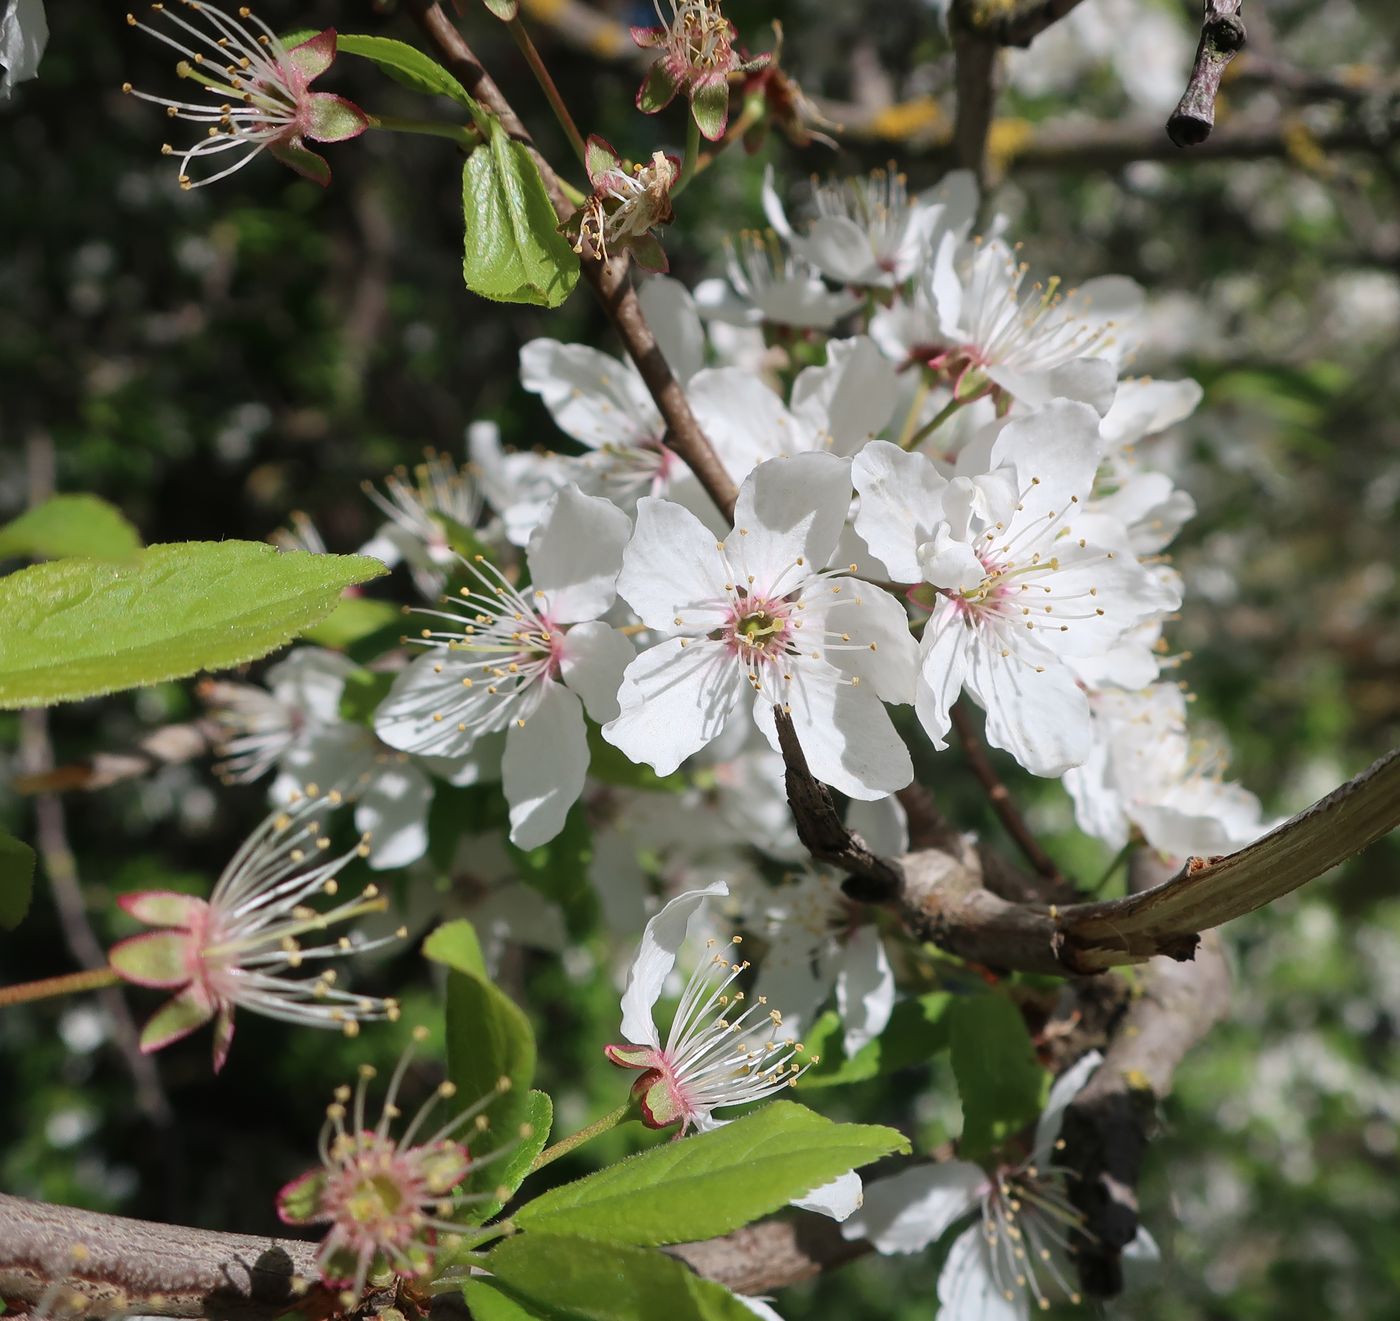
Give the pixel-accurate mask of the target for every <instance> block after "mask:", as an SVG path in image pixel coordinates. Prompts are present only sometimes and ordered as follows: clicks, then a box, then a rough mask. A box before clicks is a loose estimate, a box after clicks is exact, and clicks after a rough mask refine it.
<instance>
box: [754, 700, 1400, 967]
mask: <svg viewBox="0 0 1400 1321" xmlns="http://www.w3.org/2000/svg"><path fill="white" fill-rule="evenodd" d="M780 729H781V726H780ZM799 751H800V750H799ZM805 772H806V766H805V763H803V764H802V765H801V766H800V767H797V768H794V767H793V766H792V765H791V763H790V765H789V778H788V792H789V802H790V803H791V805H792V807H793V812H794V815H795V817H796V818H797V820H798V823H799V825H798V831H799V835H800V836H801V837H802V839H803V842H804V843H808V841H809V839H811V840H814V841H815V842H816V845H817V847H813V845H812V844H810V843H809V844H808V846H809V847H812V848H813V852H814V853H816V854H817V856H819V857H821V858H823V859H824V860H826V861H829V862H832V863H833V864H834V865H836V866H844V865H846V864H845V863H844V862H843V861H842V858H843V856H845V851H846V850H852V849H854V850H855V851H854V852H853V853H852V854H851V856H852V857H853V858H854V860H855V864H856V865H855V866H854V867H853V868H852V873H853V875H854V876H855V877H856V878H857V880H858V881H859V882H860V883H859V884H857V885H856V886H852V887H849V892H850V893H851V895H852V897H854V898H858V899H859V898H866V897H867V896H866V893H865V890H864V889H863V888H862V887H863V886H866V885H868V884H869V879H868V878H872V877H885V876H888V875H889V874H891V873H893V874H896V875H900V876H902V878H903V884H902V886H901V887H900V888H899V889H898V890H897V891H895V892H894V894H893V897H891V898H889V899H887V900H881V899H878V898H873V897H872V898H873V901H874V902H888V903H889V904H890V906H891V907H893V908H894V909H895V910H896V911H897V912H898V913H899V914H900V916H901V918H902V919H903V921H904V922H905V924H906V925H907V926H908V927H909V929H910V931H911V932H912V933H913V934H914V935H915V936H916V937H918V938H919V939H921V940H928V941H931V942H932V943H934V944H936V945H938V946H939V947H940V948H942V949H945V950H947V951H948V952H949V953H952V954H957V955H959V956H960V957H962V958H966V959H970V960H972V961H974V962H977V963H982V964H986V965H988V966H991V967H995V968H1004V969H1008V970H1018V971H1021V972H1043V973H1058V974H1061V975H1063V974H1065V973H1076V974H1088V973H1096V972H1103V971H1105V970H1106V969H1108V968H1113V967H1120V966H1122V965H1125V964H1129V963H1142V962H1144V961H1146V960H1147V959H1150V958H1152V957H1154V956H1156V955H1166V956H1168V957H1169V958H1173V959H1177V960H1189V959H1191V958H1192V957H1193V956H1194V955H1195V952H1196V947H1197V945H1198V944H1199V943H1200V933H1201V932H1202V931H1207V930H1209V929H1211V928H1213V927H1218V926H1220V925H1222V924H1223V923H1225V922H1228V921H1230V920H1231V919H1232V918H1236V917H1241V916H1243V915H1244V914H1245V913H1252V912H1254V911H1255V909H1258V908H1262V907H1264V906H1265V905H1266V904H1269V903H1272V902H1273V901H1274V900H1275V899H1278V898H1281V897H1282V896H1283V895H1285V894H1288V893H1290V892H1291V891H1293V890H1296V889H1298V888H1299V886H1302V885H1306V884H1307V882H1308V881H1310V880H1313V879H1314V878H1315V877H1318V876H1321V875H1322V874H1323V873H1324V872H1327V871H1330V870H1331V869H1332V868H1333V867H1335V866H1336V865H1337V864H1338V863H1340V862H1343V861H1345V860H1346V859H1347V858H1349V857H1351V856H1352V854H1354V853H1358V852H1360V851H1361V850H1362V849H1364V848H1366V847H1367V846H1368V845H1370V844H1373V843H1375V841H1376V840H1378V839H1380V838H1382V837H1383V836H1384V835H1386V834H1388V833H1389V832H1390V831H1391V830H1393V829H1394V828H1395V827H1396V826H1397V825H1400V749H1397V750H1396V751H1394V752H1391V753H1388V754H1387V755H1386V756H1384V757H1382V758H1381V759H1380V760H1379V761H1378V762H1376V764H1375V765H1374V766H1372V767H1371V768H1370V769H1369V770H1367V771H1364V772H1363V773H1362V774H1360V775H1358V776H1356V777H1355V778H1354V779H1352V780H1349V781H1347V783H1346V784H1344V785H1342V786H1341V787H1340V788H1339V789H1336V790H1335V791H1334V792H1332V793H1331V794H1329V795H1328V796H1327V797H1326V798H1324V799H1322V800H1321V801H1319V802H1317V803H1314V804H1313V805H1312V806H1311V807H1309V808H1307V809H1306V810H1305V811H1303V812H1300V813H1299V814H1298V815H1297V816H1295V817H1292V818H1291V819H1290V820H1288V821H1286V822H1284V824H1283V825H1281V826H1279V827H1278V828H1277V829H1276V830H1274V831H1272V832H1271V833H1269V834H1268V835H1265V836H1264V837H1263V838H1262V839H1259V840H1256V841H1255V842H1254V843H1253V844H1250V845H1248V846H1247V847H1246V848H1243V849H1241V850H1239V852H1237V853H1231V854H1228V855H1226V856H1224V857H1219V858H1189V859H1187V861H1186V863H1185V865H1184V866H1183V867H1182V868H1181V869H1180V871H1178V872H1177V873H1176V875H1174V876H1172V877H1171V878H1170V879H1169V880H1167V881H1165V882H1163V883H1162V884H1160V885H1157V886H1155V887H1153V888H1152V889H1149V890H1147V891H1145V892H1144V893H1142V894H1134V895H1130V896H1128V897H1127V898H1124V899H1115V900H1110V901H1107V902H1101V903H1085V904H1069V905H1066V906H1059V905H1056V904H1040V903H1028V902H1016V901H1014V900H1011V899H1007V898H1004V897H1002V896H1003V895H1004V894H1005V893H1007V888H1006V887H1005V886H1004V885H997V886H996V887H995V888H996V889H997V890H998V891H1000V893H994V892H993V889H991V888H989V880H990V878H989V877H988V876H987V875H986V874H985V870H984V869H985V867H986V866H987V865H988V864H987V862H986V860H984V858H983V856H982V854H981V852H980V851H979V850H978V848H977V846H976V844H975V841H973V840H972V838H971V837H970V836H962V837H958V838H955V839H952V840H949V841H947V842H945V843H944V844H943V845H942V846H940V847H937V848H927V849H921V850H918V851H916V852H913V853H908V854H906V855H905V856H904V857H902V858H899V859H897V860H891V859H879V858H873V857H872V855H870V854H869V851H868V850H864V853H863V854H862V853H861V850H863V849H864V846H863V845H859V842H858V841H855V844H851V843H849V842H847V841H851V840H853V839H854V837H852V836H850V834H849V832H846V831H845V828H844V827H843V826H841V824H840V821H839V819H838V818H837V817H836V813H835V809H834V808H832V807H831V806H830V798H829V797H828V798H827V799H826V800H825V806H823V804H822V801H821V799H820V796H816V797H813V796H812V795H811V791H810V790H809V789H808V788H806V787H805V786H803V785H802V783H801V777H802V775H804V774H805ZM807 778H808V779H810V776H807ZM795 783H796V784H797V786H798V789H799V790H800V792H799V793H797V794H794V784H795ZM817 788H818V789H821V786H817ZM823 792H824V790H823ZM837 831H840V832H842V834H844V835H845V841H843V840H842V839H841V838H839V837H838V836H837V835H836V832H837ZM804 832H805V833H804ZM885 868H888V869H890V871H889V872H887V871H886V870H885Z"/></svg>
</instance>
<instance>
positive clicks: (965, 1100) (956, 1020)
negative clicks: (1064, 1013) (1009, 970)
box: [949, 995, 1050, 1161]
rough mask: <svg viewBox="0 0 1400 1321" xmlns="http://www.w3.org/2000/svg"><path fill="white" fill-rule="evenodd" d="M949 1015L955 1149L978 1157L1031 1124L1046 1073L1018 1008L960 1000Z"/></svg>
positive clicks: (1000, 1000)
mask: <svg viewBox="0 0 1400 1321" xmlns="http://www.w3.org/2000/svg"><path fill="white" fill-rule="evenodd" d="M949 1018H950V1020H951V1040H952V1062H953V1076H954V1077H955V1078H956V1079H957V1084H958V1095H959V1096H960V1097H961V1098H962V1109H963V1131H962V1138H961V1139H960V1141H959V1143H958V1151H959V1155H960V1156H961V1157H962V1158H963V1159H964V1160H974V1161H975V1160H982V1159H984V1158H985V1157H986V1156H988V1155H990V1154H991V1152H992V1151H994V1150H995V1149H996V1148H997V1147H998V1146H999V1145H1000V1144H1001V1143H1003V1142H1005V1141H1006V1139H1007V1138H1010V1137H1014V1136H1015V1135H1016V1133H1018V1132H1019V1131H1020V1130H1021V1129H1023V1128H1025V1127H1026V1125H1027V1124H1031V1123H1034V1122H1035V1120H1036V1118H1037V1116H1039V1114H1040V1111H1041V1108H1042V1107H1043V1106H1044V1104H1045V1096H1046V1093H1047V1091H1048V1090H1049V1086H1050V1075H1049V1073H1047V1072H1046V1070H1045V1069H1043V1068H1041V1066H1040V1064H1039V1063H1038V1062H1037V1060H1036V1058H1035V1048H1034V1047H1033V1046H1032V1045H1031V1038H1030V1033H1028V1032H1027V1031H1026V1024H1025V1020H1024V1019H1022V1017H1021V1012H1020V1010H1019V1009H1017V1008H1016V1006H1015V1005H1014V1004H1012V1002H1011V1001H1010V1000H1008V999H1007V998H1006V997H1005V996H1001V995H975V996H967V997H964V998H961V999H959V1000H957V1001H956V1002H955V1003H954V1004H953V1005H952V1007H951V1009H950V1011H949Z"/></svg>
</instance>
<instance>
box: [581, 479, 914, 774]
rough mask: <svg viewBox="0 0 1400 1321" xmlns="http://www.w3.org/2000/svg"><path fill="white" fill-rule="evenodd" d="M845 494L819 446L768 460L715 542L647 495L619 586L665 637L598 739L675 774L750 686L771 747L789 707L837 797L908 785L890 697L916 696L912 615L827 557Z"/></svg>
mask: <svg viewBox="0 0 1400 1321" xmlns="http://www.w3.org/2000/svg"><path fill="white" fill-rule="evenodd" d="M850 501H851V483H850V465H849V463H848V462H847V461H846V460H843V459H839V458H837V457H836V456H835V455H831V454H817V453H812V454H795V455H793V456H792V457H791V458H786V459H770V460H769V461H768V462H766V463H761V464H759V465H758V467H756V468H755V469H754V470H753V471H752V472H751V473H750V474H749V475H748V477H746V478H745V479H744V482H743V485H742V486H741V487H740V489H739V497H738V501H737V503H736V505H735V513H734V520H735V521H734V529H733V531H731V532H730V534H729V535H728V536H727V537H726V538H725V539H724V540H723V541H721V542H716V541H715V539H714V535H713V534H712V533H711V532H709V531H707V530H706V528H705V527H704V525H703V524H701V522H700V520H699V519H697V518H696V517H695V516H694V515H693V514H691V513H690V512H689V511H688V510H685V509H682V508H681V507H680V506H679V505H677V504H673V503H672V502H670V501H668V500H656V499H644V500H642V501H641V502H640V503H639V504H638V506H637V526H636V531H635V532H634V533H633V536H632V540H631V541H630V542H629V543H628V546H627V551H626V554H625V556H624V560H623V567H622V573H621V575H620V577H619V578H618V593H619V594H620V595H621V596H622V597H623V599H624V600H626V601H627V602H628V604H629V605H631V606H632V608H633V609H634V610H636V612H637V613H638V615H639V616H640V617H641V620H642V622H643V623H644V624H646V626H647V627H648V628H650V629H652V630H654V631H656V632H658V633H660V634H662V635H663V636H664V637H665V640H664V641H662V642H659V643H658V644H657V645H655V646H653V647H651V648H650V649H649V650H647V651H644V652H643V653H642V654H641V655H640V656H638V657H637V659H636V660H634V661H633V662H632V663H631V664H630V665H629V666H628V667H627V672H626V674H625V675H624V676H623V681H622V687H621V689H620V690H619V692H618V695H617V696H618V703H619V705H620V707H621V712H620V714H619V715H618V716H617V718H616V719H614V720H613V721H611V722H610V723H609V724H607V725H605V726H604V727H603V737H604V738H606V739H607V740H608V741H609V742H610V743H612V744H613V745H614V746H616V747H618V748H621V749H622V751H623V752H625V753H626V754H627V756H629V757H630V758H631V759H632V760H633V761H639V762H646V763H647V764H648V765H650V766H651V767H652V769H654V770H655V771H656V773H657V774H658V775H669V774H671V772H672V771H674V770H675V769H676V768H677V767H678V766H679V765H680V764H681V762H683V761H684V760H685V759H686V758H688V757H690V756H691V755H693V754H694V753H696V752H698V751H699V750H700V749H701V748H703V747H704V746H705V745H706V744H707V743H709V742H711V741H712V740H713V739H714V738H716V737H718V735H719V734H720V732H721V731H722V730H723V729H724V728H725V726H726V725H727V724H728V722H729V717H730V716H731V714H733V712H734V711H735V710H736V709H737V708H738V706H739V704H740V703H741V701H742V700H743V699H744V697H745V695H746V693H749V692H752V693H753V694H754V697H753V714H754V719H755V721H756V722H757V724H758V726H759V728H760V729H761V730H763V732H764V734H765V735H766V736H767V738H768V740H769V742H770V743H771V744H772V745H773V746H774V747H776V746H777V731H776V726H775V718H774V712H775V710H781V711H782V712H783V713H784V714H785V715H787V716H788V717H789V718H790V719H791V720H792V724H793V728H794V730H795V731H796V734H797V737H798V739H799V740H800V742H801V744H802V748H803V751H804V752H805V754H806V757H807V763H808V765H809V766H810V767H811V770H812V773H813V774H814V775H816V776H818V777H819V778H820V779H822V780H824V781H825V782H826V783H828V784H830V785H833V786H834V787H835V788H837V789H839V790H840V791H841V792H842V793H845V794H847V795H849V796H850V797H852V798H882V797H884V796H885V795H886V794H888V793H893V792H894V791H895V790H896V789H900V788H903V787H904V785H906V784H908V783H909V781H910V779H911V778H912V777H913V767H912V765H911V764H910V761H909V753H908V751H907V750H906V749H905V747H904V744H903V742H902V741H901V740H900V738H899V735H898V734H897V733H896V732H895V729H894V726H893V724H892V723H891V721H890V717H889V713H888V712H887V711H886V710H885V708H884V705H883V703H884V702H908V701H909V700H910V698H911V697H912V695H913V679H914V667H915V663H916V661H915V656H916V648H915V645H914V641H913V639H912V637H911V636H910V633H909V624H908V618H907V616H906V615H905V612H904V608H903V607H902V606H901V605H900V604H899V602H898V601H896V600H895V599H894V598H893V597H892V596H890V595H889V594H888V593H886V592H884V591H882V590H881V589H880V588H878V587H872V586H871V585H870V584H868V583H864V582H861V581H859V580H858V579H855V578H852V577H849V576H846V572H845V570H834V569H833V570H828V569H825V568H824V567H823V566H824V565H826V564H827V563H828V562H829V561H830V559H831V558H832V556H833V554H834V553H835V551H836V548H837V543H838V540H839V539H840V537H841V534H842V531H843V529H844V528H845V523H846V514H847V511H848V509H849V507H850Z"/></svg>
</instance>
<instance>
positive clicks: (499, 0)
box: [481, 0, 520, 23]
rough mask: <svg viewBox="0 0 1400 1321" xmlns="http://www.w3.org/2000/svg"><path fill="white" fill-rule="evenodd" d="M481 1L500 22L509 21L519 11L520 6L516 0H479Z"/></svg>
mask: <svg viewBox="0 0 1400 1321" xmlns="http://www.w3.org/2000/svg"><path fill="white" fill-rule="evenodd" d="M481 2H482V4H484V5H485V6H486V8H487V9H489V10H490V11H491V12H492V13H493V14H495V16H496V17H497V18H499V19H500V20H501V22H502V23H509V22H510V21H511V19H513V18H514V17H515V16H516V14H518V13H519V12H520V6H519V4H517V3H516V0H481Z"/></svg>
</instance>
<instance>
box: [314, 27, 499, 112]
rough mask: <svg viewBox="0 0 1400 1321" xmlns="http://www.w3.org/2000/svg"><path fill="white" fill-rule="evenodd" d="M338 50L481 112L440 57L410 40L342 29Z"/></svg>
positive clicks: (408, 84) (410, 84) (399, 80)
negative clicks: (441, 61) (440, 60)
mask: <svg viewBox="0 0 1400 1321" xmlns="http://www.w3.org/2000/svg"><path fill="white" fill-rule="evenodd" d="M335 49H336V54H337V55H340V54H345V55H358V56H359V57H360V58H361V59H365V60H373V61H374V63H375V64H377V65H378V66H379V67H380V68H381V69H383V70H384V72H385V73H387V74H388V75H389V77H390V78H392V79H393V80H394V81H395V82H397V83H402V84H403V85H404V86H405V87H411V88H413V90H414V91H415V92H426V93H428V95H430V96H450V97H451V98H452V99H453V100H454V101H456V102H457V104H458V105H463V106H466V108H467V109H468V110H470V111H471V112H472V114H473V115H476V114H479V113H480V109H479V107H478V106H477V103H476V101H475V100H473V99H472V97H471V96H470V95H468V93H467V89H466V88H465V87H463V86H462V84H461V83H459V82H458V81H457V79H456V78H454V77H453V76H452V75H451V74H450V73H448V72H447V70H446V69H444V68H443V67H442V65H440V64H439V63H438V62H437V61H436V60H433V59H430V58H429V57H428V56H426V55H424V54H423V52H422V51H421V50H419V49H418V48H417V47H416V46H410V45H409V44H408V43H407V42H404V41H394V40H393V39H392V38H390V37H362V36H358V35H356V34H351V35H349V36H347V35H346V34H345V33H344V32H340V33H337V34H336V38H335Z"/></svg>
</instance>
